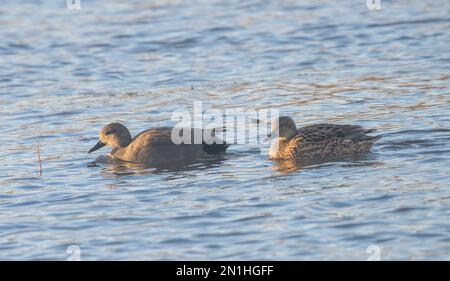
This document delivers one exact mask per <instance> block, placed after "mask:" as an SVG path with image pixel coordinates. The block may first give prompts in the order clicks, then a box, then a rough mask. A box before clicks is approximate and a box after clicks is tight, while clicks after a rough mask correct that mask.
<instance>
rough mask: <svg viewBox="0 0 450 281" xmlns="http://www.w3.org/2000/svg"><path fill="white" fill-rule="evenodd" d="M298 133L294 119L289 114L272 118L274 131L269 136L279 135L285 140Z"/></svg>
mask: <svg viewBox="0 0 450 281" xmlns="http://www.w3.org/2000/svg"><path fill="white" fill-rule="evenodd" d="M295 135H297V126H296V125H295V122H294V120H292V118H291V117H288V116H281V117H278V118H275V119H274V120H272V132H271V133H270V135H269V137H270V138H274V137H277V136H278V138H279V139H281V140H283V141H287V140H290V139H292V138H293V137H294V136H295Z"/></svg>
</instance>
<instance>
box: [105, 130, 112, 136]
mask: <svg viewBox="0 0 450 281" xmlns="http://www.w3.org/2000/svg"><path fill="white" fill-rule="evenodd" d="M113 133H114V131H108V132H106V133H105V134H106V135H107V136H108V135H111V134H113Z"/></svg>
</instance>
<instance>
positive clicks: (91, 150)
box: [88, 141, 105, 154]
mask: <svg viewBox="0 0 450 281" xmlns="http://www.w3.org/2000/svg"><path fill="white" fill-rule="evenodd" d="M104 146H105V144H104V143H102V141H98V142H97V144H95V145H94V147H92V148H91V149H89V151H88V154H89V153H92V152H94V151H96V150H99V149H100V148H102V147H104Z"/></svg>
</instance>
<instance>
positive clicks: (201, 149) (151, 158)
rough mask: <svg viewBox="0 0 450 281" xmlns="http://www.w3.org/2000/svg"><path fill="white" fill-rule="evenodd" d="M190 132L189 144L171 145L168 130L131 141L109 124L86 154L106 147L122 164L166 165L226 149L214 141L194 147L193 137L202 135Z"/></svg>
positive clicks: (150, 131) (123, 129)
mask: <svg viewBox="0 0 450 281" xmlns="http://www.w3.org/2000/svg"><path fill="white" fill-rule="evenodd" d="M183 130H189V129H183ZM191 130H192V131H191V144H184V143H182V144H175V143H174V142H173V141H172V132H173V131H172V128H168V127H158V128H152V129H148V130H146V131H143V132H141V133H139V134H138V135H136V136H135V137H134V138H131V135H130V132H129V131H128V129H127V128H126V127H125V126H123V125H122V124H120V123H111V124H109V125H107V126H105V127H104V128H103V129H102V130H101V131H100V140H99V141H98V143H97V144H96V145H95V146H94V147H93V148H92V149H91V150H89V153H91V152H93V151H95V150H97V149H100V148H102V147H103V146H105V145H106V146H110V147H111V148H112V151H111V155H113V156H114V157H115V158H118V159H120V160H123V161H127V162H133V163H144V164H146V163H170V162H175V161H176V162H180V161H181V162H184V161H190V160H192V159H195V158H202V157H207V156H208V155H209V154H218V153H221V152H225V150H226V149H227V147H228V145H227V144H225V143H224V142H223V141H221V140H220V139H218V138H217V139H216V138H214V140H215V142H214V143H211V144H207V143H205V142H204V141H203V142H202V143H200V144H194V143H195V142H194V134H195V133H196V132H197V133H199V134H200V136H202V133H203V131H202V130H200V129H191ZM213 135H214V134H213Z"/></svg>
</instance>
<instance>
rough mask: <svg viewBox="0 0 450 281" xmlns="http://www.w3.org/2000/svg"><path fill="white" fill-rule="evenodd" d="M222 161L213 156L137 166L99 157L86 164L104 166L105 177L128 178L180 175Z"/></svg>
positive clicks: (136, 164)
mask: <svg viewBox="0 0 450 281" xmlns="http://www.w3.org/2000/svg"><path fill="white" fill-rule="evenodd" d="M223 160H224V158H223V156H222V155H214V156H211V157H207V158H195V159H193V158H191V159H186V161H177V162H172V163H155V164H138V163H131V162H126V161H121V160H119V159H116V158H114V157H113V156H110V155H106V156H99V157H98V158H97V159H96V161H94V162H91V163H89V164H88V167H98V166H104V168H103V169H102V173H103V174H105V175H111V174H113V175H116V176H128V175H145V174H161V173H174V174H180V173H183V172H188V171H196V170H204V169H209V168H213V167H218V166H219V165H220V163H221V162H222V161H223Z"/></svg>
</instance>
